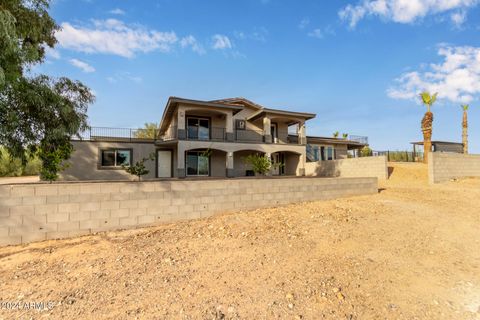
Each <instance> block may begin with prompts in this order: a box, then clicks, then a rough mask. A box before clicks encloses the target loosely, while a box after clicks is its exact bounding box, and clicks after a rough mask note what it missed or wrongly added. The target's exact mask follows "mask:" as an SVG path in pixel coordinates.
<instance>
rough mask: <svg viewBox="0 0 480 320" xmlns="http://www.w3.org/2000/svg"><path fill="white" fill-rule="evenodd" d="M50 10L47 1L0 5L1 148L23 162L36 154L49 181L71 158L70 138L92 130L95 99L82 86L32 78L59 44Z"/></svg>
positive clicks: (11, 0)
mask: <svg viewBox="0 0 480 320" xmlns="http://www.w3.org/2000/svg"><path fill="white" fill-rule="evenodd" d="M48 8H49V1H48V0H8V1H5V0H4V1H1V2H0V48H1V50H0V144H1V145H3V146H5V148H6V149H7V150H8V151H9V153H10V154H11V155H12V156H13V157H17V158H20V159H21V161H22V163H26V161H27V157H26V155H27V154H34V153H37V154H38V156H39V158H40V159H41V161H42V166H43V167H42V170H41V177H42V178H43V179H46V180H50V181H51V180H55V179H56V178H57V177H58V172H59V171H60V170H62V168H63V167H64V166H65V165H64V163H63V162H64V161H65V160H68V159H69V157H70V154H71V152H72V150H73V149H72V145H71V143H70V138H71V137H72V136H74V135H76V134H78V132H79V131H83V130H85V129H86V128H87V127H88V126H87V108H88V105H89V104H90V103H92V102H93V101H94V99H95V98H94V96H93V95H92V93H91V92H90V90H89V89H88V88H87V87H86V86H85V85H83V84H82V83H81V82H78V81H72V80H70V79H68V78H64V77H61V78H58V79H55V78H51V77H48V76H46V75H35V76H33V75H31V72H30V70H31V67H33V66H35V65H36V64H39V63H42V62H43V61H44V58H45V50H46V48H47V47H50V48H53V47H54V45H55V44H56V42H57V40H56V38H55V32H56V31H57V30H58V29H59V27H58V26H57V24H56V23H55V21H54V20H53V19H52V18H51V17H50V15H49V14H48V11H47V10H48ZM27 151H30V153H29V152H27Z"/></svg>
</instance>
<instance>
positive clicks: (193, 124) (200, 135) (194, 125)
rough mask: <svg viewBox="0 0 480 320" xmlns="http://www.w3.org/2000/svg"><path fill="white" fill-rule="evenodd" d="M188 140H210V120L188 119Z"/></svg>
mask: <svg viewBox="0 0 480 320" xmlns="http://www.w3.org/2000/svg"><path fill="white" fill-rule="evenodd" d="M187 132H188V139H191V140H210V120H209V119H206V118H191V117H188V118H187Z"/></svg>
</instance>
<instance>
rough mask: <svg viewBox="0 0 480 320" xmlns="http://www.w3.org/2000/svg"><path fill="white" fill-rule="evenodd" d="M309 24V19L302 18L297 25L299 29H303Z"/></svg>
mask: <svg viewBox="0 0 480 320" xmlns="http://www.w3.org/2000/svg"><path fill="white" fill-rule="evenodd" d="M309 24H310V19H308V18H303V19H302V21H300V23H299V24H298V28H299V29H305V28H306V27H307V26H308V25H309Z"/></svg>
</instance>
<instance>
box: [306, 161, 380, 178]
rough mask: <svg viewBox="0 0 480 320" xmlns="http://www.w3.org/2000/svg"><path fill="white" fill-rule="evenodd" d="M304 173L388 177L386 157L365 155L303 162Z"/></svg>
mask: <svg viewBox="0 0 480 320" xmlns="http://www.w3.org/2000/svg"><path fill="white" fill-rule="evenodd" d="M305 175H307V176H318V177H377V178H378V179H388V166H387V158H386V157H385V156H379V157H365V158H350V159H342V160H330V161H317V162H308V163H306V164H305Z"/></svg>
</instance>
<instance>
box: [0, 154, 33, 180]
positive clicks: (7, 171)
mask: <svg viewBox="0 0 480 320" xmlns="http://www.w3.org/2000/svg"><path fill="white" fill-rule="evenodd" d="M26 158H28V162H27V163H26V164H25V165H24V164H22V160H21V159H20V158H16V157H13V156H12V155H11V154H10V153H9V152H8V151H7V150H6V149H5V148H4V147H1V146H0V177H17V176H33V175H38V174H39V173H40V167H41V162H40V159H39V158H38V156H36V155H35V154H33V155H26Z"/></svg>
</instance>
